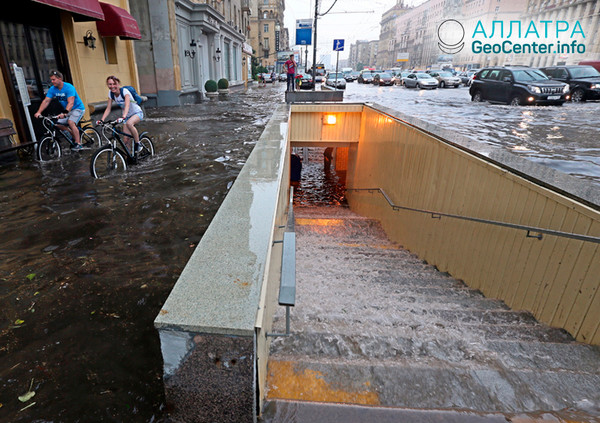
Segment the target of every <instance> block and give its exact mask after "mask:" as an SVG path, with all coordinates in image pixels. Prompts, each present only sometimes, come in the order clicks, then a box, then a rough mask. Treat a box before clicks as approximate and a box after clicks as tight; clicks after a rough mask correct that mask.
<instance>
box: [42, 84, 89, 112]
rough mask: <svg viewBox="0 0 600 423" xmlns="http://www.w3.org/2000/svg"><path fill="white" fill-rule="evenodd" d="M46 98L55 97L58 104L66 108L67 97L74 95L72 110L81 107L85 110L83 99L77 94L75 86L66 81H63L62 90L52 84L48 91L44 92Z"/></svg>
mask: <svg viewBox="0 0 600 423" xmlns="http://www.w3.org/2000/svg"><path fill="white" fill-rule="evenodd" d="M46 97H48V98H56V99H57V100H58V101H59V102H60V104H61V105H62V106H63V107H64V108H66V107H67V104H68V102H69V97H75V101H74V102H73V110H75V109H81V110H85V106H84V105H83V101H81V99H80V98H79V95H78V94H77V90H76V89H75V87H74V86H73V85H71V84H69V83H68V82H63V87H62V90H59V89H58V88H56V87H55V86H54V85H53V86H51V87H50V89H49V90H48V93H47V94H46Z"/></svg>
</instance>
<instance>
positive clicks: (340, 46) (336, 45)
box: [333, 40, 344, 51]
mask: <svg viewBox="0 0 600 423" xmlns="http://www.w3.org/2000/svg"><path fill="white" fill-rule="evenodd" d="M333 51H344V40H333Z"/></svg>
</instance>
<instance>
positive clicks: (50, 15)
mask: <svg viewBox="0 0 600 423" xmlns="http://www.w3.org/2000/svg"><path fill="white" fill-rule="evenodd" d="M128 10H129V4H128V1H127V0H105V1H102V2H99V1H90V0H86V1H82V0H71V1H69V2H53V1H48V0H46V1H45V0H37V1H30V0H20V1H17V2H10V3H9V4H6V5H5V7H4V8H3V13H2V16H0V71H1V74H2V81H3V84H2V85H1V86H0V117H2V118H6V119H10V120H11V121H12V122H13V124H14V126H15V129H16V130H17V134H18V135H17V141H18V142H20V143H23V142H30V141H33V140H34V138H33V135H32V131H31V130H30V126H29V122H28V119H27V116H26V114H27V115H29V116H30V117H33V115H34V114H35V112H37V110H38V108H39V105H40V103H41V102H42V101H43V99H44V98H45V94H46V93H47V91H48V89H49V88H50V86H51V85H50V81H49V72H50V70H58V71H60V72H61V73H62V74H63V75H64V80H65V82H69V83H72V84H73V85H74V86H75V88H76V89H77V92H78V94H79V96H80V97H81V99H82V101H83V103H84V105H85V106H86V115H85V116H86V117H85V118H88V117H89V113H90V111H91V110H92V109H93V104H95V103H98V102H106V101H107V99H108V89H107V87H106V77H107V76H109V75H117V76H118V77H119V78H120V79H121V82H122V83H123V85H132V86H134V87H136V88H138V89H139V84H138V76H137V67H136V62H135V55H134V41H133V40H135V39H139V38H141V35H140V32H139V28H138V25H137V22H136V21H135V20H134V19H133V18H132V17H131V15H130V14H129V12H128ZM135 42H137V41H135ZM14 66H17V67H18V68H20V69H22V71H23V76H24V79H25V83H26V85H27V86H26V92H27V94H28V97H29V99H30V103H31V104H30V105H29V106H25V105H24V104H23V101H22V97H21V93H20V91H19V89H18V86H17V81H16V79H15V73H14ZM53 107H55V106H51V108H49V109H48V111H49V112H53V111H54V112H55V113H56V112H59V111H61V110H56V109H52V108H53ZM31 123H32V126H33V133H34V134H36V137H39V136H40V135H41V134H43V132H44V129H43V127H42V125H41V123H40V121H39V120H38V119H33V118H32V119H31Z"/></svg>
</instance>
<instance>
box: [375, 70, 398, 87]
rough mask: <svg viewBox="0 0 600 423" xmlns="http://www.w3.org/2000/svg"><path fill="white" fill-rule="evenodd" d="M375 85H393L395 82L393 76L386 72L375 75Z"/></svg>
mask: <svg viewBox="0 0 600 423" xmlns="http://www.w3.org/2000/svg"><path fill="white" fill-rule="evenodd" d="M375 84H379V85H393V84H394V82H393V78H392V75H390V74H389V73H386V72H382V73H378V74H375V76H374V77H373V85H375Z"/></svg>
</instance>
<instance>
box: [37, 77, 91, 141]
mask: <svg viewBox="0 0 600 423" xmlns="http://www.w3.org/2000/svg"><path fill="white" fill-rule="evenodd" d="M50 82H51V83H52V86H51V87H50V89H49V90H48V93H47V94H46V98H44V101H42V104H40V108H39V109H38V111H37V112H36V113H35V115H34V116H35V117H36V118H39V117H40V115H41V114H42V112H43V111H44V110H46V107H48V105H49V104H50V102H51V101H52V99H53V98H56V99H57V100H58V102H59V103H60V104H61V106H62V107H63V108H64V110H65V112H63V113H61V114H60V115H58V117H59V120H58V122H57V127H58V128H59V129H60V130H68V131H69V132H70V133H71V136H72V137H73V141H75V144H76V145H75V147H73V150H80V149H81V148H82V147H81V140H80V137H79V130H78V129H77V124H78V123H79V121H80V120H81V118H82V117H83V114H84V113H85V106H84V105H83V101H81V98H79V94H77V90H76V89H75V87H74V86H73V85H71V84H69V83H68V82H64V81H63V74H62V73H60V72H59V71H56V70H53V71H51V72H50ZM66 125H68V126H66Z"/></svg>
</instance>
